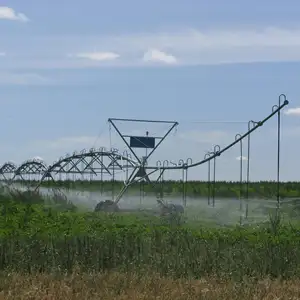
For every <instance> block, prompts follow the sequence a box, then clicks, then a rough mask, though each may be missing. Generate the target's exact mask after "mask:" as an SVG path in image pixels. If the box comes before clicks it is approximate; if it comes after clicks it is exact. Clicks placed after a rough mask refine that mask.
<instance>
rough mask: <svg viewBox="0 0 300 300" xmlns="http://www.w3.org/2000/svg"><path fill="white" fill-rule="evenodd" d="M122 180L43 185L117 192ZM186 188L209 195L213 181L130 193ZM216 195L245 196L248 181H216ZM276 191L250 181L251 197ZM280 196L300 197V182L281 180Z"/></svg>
mask: <svg viewBox="0 0 300 300" xmlns="http://www.w3.org/2000/svg"><path fill="white" fill-rule="evenodd" d="M122 185H123V182H121V181H114V182H113V181H103V182H101V181H81V180H77V181H57V182H53V181H45V182H43V184H42V186H44V187H64V188H69V189H78V190H86V191H103V192H108V191H111V190H112V189H114V190H115V191H118V190H120V189H121V187H122ZM183 188H184V189H185V192H186V195H187V196H191V197H206V196H208V195H209V191H210V194H211V193H212V190H213V184H212V183H210V188H209V184H208V182H205V181H188V182H187V183H186V184H185V187H184V186H183V183H182V182H180V181H164V182H163V183H157V184H156V186H155V188H154V187H153V185H150V184H147V183H144V185H143V186H142V185H140V184H135V185H133V186H132V187H131V188H130V189H129V191H128V193H129V194H130V193H139V192H140V189H143V190H144V192H145V193H158V192H163V193H164V194H166V195H174V196H176V195H181V194H182V193H183ZM214 189H215V196H216V197H228V198H232V197H238V196H239V195H240V192H241V196H242V197H245V195H246V183H245V182H244V183H243V184H242V185H241V184H240V182H234V181H230V182H228V181H217V182H216V183H215V188H214ZM276 193H277V183H276V182H275V181H260V182H250V183H249V197H250V198H274V197H275V196H276ZM280 196H281V197H287V198H290V197H300V182H282V183H281V184H280Z"/></svg>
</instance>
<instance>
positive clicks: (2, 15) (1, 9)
mask: <svg viewBox="0 0 300 300" xmlns="http://www.w3.org/2000/svg"><path fill="white" fill-rule="evenodd" d="M0 19H4V20H11V21H20V22H28V21H29V18H28V17H27V16H26V15H25V14H23V13H19V12H16V11H15V10H14V9H12V8H10V7H7V6H0Z"/></svg>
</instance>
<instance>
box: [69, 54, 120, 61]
mask: <svg viewBox="0 0 300 300" xmlns="http://www.w3.org/2000/svg"><path fill="white" fill-rule="evenodd" d="M70 56H71V57H77V58H83V59H90V60H95V61H110V60H115V59H117V58H119V57H120V55H119V54H117V53H114V52H85V53H77V54H75V55H70Z"/></svg>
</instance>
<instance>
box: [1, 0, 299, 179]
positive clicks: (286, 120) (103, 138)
mask: <svg viewBox="0 0 300 300" xmlns="http://www.w3.org/2000/svg"><path fill="white" fill-rule="evenodd" d="M60 3H61V4H58V1H53V0H52V1H41V0H40V1H37V0H35V1H34V0H26V1H21V0H18V1H17V0H15V1H12V0H10V1H3V0H0V36H1V39H0V103H1V113H2V118H1V120H2V130H1V131H0V132H1V134H0V137H1V149H0V160H1V162H2V163H4V162H5V161H7V160H13V161H15V162H16V163H18V164H19V163H21V162H22V161H24V160H25V159H27V158H32V157H35V156H40V157H42V158H43V159H44V160H45V161H46V162H47V163H48V164H50V163H51V162H52V161H53V160H55V159H56V158H58V157H59V156H61V155H63V154H65V153H66V152H72V151H74V150H81V149H82V148H90V147H91V146H93V145H95V146H97V147H100V146H109V144H110V142H109V141H110V139H109V127H108V124H107V122H106V121H107V119H108V118H109V117H119V118H127V117H128V118H150V119H167V120H177V121H179V123H180V125H179V127H178V130H177V132H176V133H174V134H173V135H172V136H170V139H169V140H168V141H167V142H166V144H165V146H164V147H162V148H161V149H160V151H159V152H157V155H156V156H155V157H154V158H153V159H154V160H156V159H165V158H170V159H173V160H178V159H180V158H187V157H192V158H193V161H197V160H201V159H202V158H203V156H204V153H205V151H207V150H210V149H211V148H212V146H213V145H214V144H217V143H219V144H220V145H221V146H223V145H226V143H228V142H231V141H232V140H233V139H234V136H235V134H236V133H243V132H244V131H245V130H246V127H247V125H246V122H247V121H248V120H250V119H254V120H259V119H262V118H263V117H265V116H266V115H268V114H269V113H270V112H271V109H272V105H273V104H276V103H277V101H278V96H279V95H280V94H281V93H285V94H286V95H287V97H288V99H289V100H290V105H289V107H288V108H287V109H285V114H283V118H282V123H283V128H282V143H283V144H282V179H284V180H298V179H299V175H298V169H299V167H300V162H298V161H297V159H295V158H293V157H295V155H297V154H298V149H299V146H300V142H299V136H300V108H299V110H297V107H300V100H299V95H300V86H299V84H298V80H299V74H300V23H299V18H298V16H299V13H300V4H299V2H296V1H289V5H286V4H284V3H283V2H282V1H247V2H246V1H237V0H235V1H220V0H219V1H216V0H215V1H196V0H186V1H179V0H177V1H176V0H172V1H171V0H165V1H157V0H154V1H151V2H146V1H137V0H135V1H133V0H128V1H119V0H118V1H117V0H111V1H100V0H97V1H96V0H89V1H88V2H83V1H70V0H66V1H61V2H60ZM87 3H88V4H87ZM289 109H290V110H289ZM195 121H211V123H203V122H202V123H201V122H195ZM213 121H218V122H213ZM221 121H226V122H227V123H220V122H221ZM233 121H241V122H244V123H228V122H233ZM121 126H123V127H122V129H123V130H124V133H126V134H128V133H133V132H135V133H140V132H141V133H142V132H145V131H146V130H149V131H150V133H153V134H154V133H157V134H162V133H163V132H164V131H165V130H166V127H164V126H161V128H155V129H154V128H152V127H151V126H146V127H137V125H136V124H131V125H130V126H124V124H121ZM99 133H101V135H99ZM112 144H113V145H114V146H116V147H119V148H120V149H123V144H122V143H120V141H119V140H118V139H117V136H116V134H115V133H114V132H112ZM244 148H245V149H244V150H245V151H246V143H244ZM252 148H253V150H252V151H253V152H252V153H253V156H252V159H251V161H252V162H251V166H252V174H251V177H252V178H253V179H258V180H259V179H275V178H276V175H275V167H276V165H275V163H276V152H275V151H276V119H273V120H271V121H270V122H269V123H268V124H267V125H266V126H265V127H263V128H261V129H260V130H259V132H257V133H256V134H255V135H253V143H252ZM174 149H176V151H174ZM245 151H244V152H245ZM238 156H239V149H238V147H236V148H235V149H233V150H232V151H230V152H229V153H227V154H226V155H224V157H222V158H220V160H219V162H218V166H219V168H218V179H238V177H239V175H238V171H237V170H238V164H239V161H238V160H236V157H238ZM205 174H206V167H202V168H198V169H196V170H192V171H191V172H190V176H191V178H193V179H196V178H199V179H205V176H206V175H205ZM170 176H173V175H170Z"/></svg>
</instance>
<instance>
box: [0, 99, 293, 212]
mask: <svg viewBox="0 0 300 300" xmlns="http://www.w3.org/2000/svg"><path fill="white" fill-rule="evenodd" d="M288 104H289V101H288V100H287V98H286V96H285V95H284V94H281V95H280V96H279V98H278V103H277V104H276V105H274V106H273V107H272V110H271V112H270V113H269V115H267V116H266V117H265V118H264V119H262V120H260V121H253V120H250V121H249V122H248V130H247V132H245V133H238V134H236V135H235V138H234V140H233V141H232V142H231V143H230V144H228V145H227V146H225V147H223V148H221V147H220V146H219V145H215V146H214V148H213V150H212V151H210V152H208V153H205V154H204V158H203V159H202V160H199V161H196V162H193V161H192V159H191V158H187V159H180V160H179V161H178V162H177V163H174V162H171V161H169V160H164V161H157V162H156V164H155V165H149V164H148V162H149V158H150V157H151V156H152V155H153V153H154V152H155V151H156V150H157V149H158V148H159V147H160V145H161V144H162V143H163V142H164V141H165V139H166V138H167V137H168V135H169V134H170V133H171V132H172V131H173V130H174V129H175V128H176V127H177V126H178V125H179V124H178V122H176V121H159V120H138V119H116V118H109V119H108V122H109V125H110V128H113V129H114V130H115V132H116V133H117V134H118V135H119V136H120V138H121V139H122V141H123V142H124V144H125V146H126V148H127V149H128V150H125V151H124V152H123V153H120V151H119V150H118V149H115V148H110V149H107V148H104V147H102V148H100V149H95V148H91V149H89V150H85V149H84V150H82V151H80V152H76V151H75V152H73V153H71V154H67V155H65V156H62V157H60V158H59V159H58V160H57V161H55V162H53V163H52V164H50V165H47V164H45V162H44V161H42V160H39V159H31V160H27V161H25V162H23V163H22V164H21V165H16V164H15V163H13V162H10V161H8V162H6V163H4V164H3V165H2V166H1V167H0V180H1V181H3V182H5V183H6V184H7V185H12V184H13V183H14V182H15V181H16V180H18V181H23V182H24V183H25V184H27V183H28V184H30V178H31V177H33V176H34V177H35V178H36V177H37V176H38V177H39V179H38V180H37V184H35V186H34V190H35V191H38V189H39V188H40V186H41V185H42V183H43V182H44V181H45V180H52V181H55V180H56V178H57V176H58V177H59V180H62V178H63V177H64V178H67V179H68V180H70V178H72V176H74V178H75V175H76V176H78V175H79V176H82V178H86V176H89V177H90V179H91V180H92V178H99V179H100V181H103V178H104V177H103V176H104V175H106V176H109V177H110V178H111V180H112V182H114V180H115V175H116V174H117V173H118V172H121V173H122V174H124V184H123V186H122V188H121V190H119V191H116V190H115V187H114V185H112V196H111V199H109V200H107V201H104V202H105V203H104V202H103V203H104V204H103V203H101V205H98V208H99V207H104V208H103V209H105V208H107V206H109V205H113V207H117V204H118V202H119V201H120V199H121V198H122V197H123V195H124V193H125V192H126V191H127V190H128V188H129V187H130V186H132V185H133V184H136V183H143V182H147V183H148V184H153V185H155V184H157V183H160V184H163V177H164V173H165V171H167V170H181V172H182V173H181V174H182V180H181V181H182V191H183V192H182V202H183V206H186V182H187V181H188V171H189V169H191V168H194V167H197V166H200V165H204V164H207V182H208V183H207V184H208V191H209V193H208V194H209V195H208V199H207V203H208V205H211V206H215V184H216V172H217V158H218V157H220V156H221V155H222V154H223V153H225V152H226V151H228V150H229V149H231V148H232V147H234V146H235V145H239V149H240V157H241V158H242V157H243V156H245V155H244V153H243V143H244V141H245V142H247V154H246V157H247V170H246V192H245V198H246V202H247V201H248V199H249V181H250V155H251V136H252V134H253V133H254V132H255V131H256V130H258V129H259V128H260V127H261V126H263V125H264V124H265V123H266V122H267V121H269V120H270V119H271V118H273V117H276V116H277V150H276V151H277V194H276V198H277V206H278V207H279V206H280V132H281V110H282V109H283V108H284V107H285V106H287V105H288ZM117 121H122V122H131V123H161V124H165V125H167V126H169V128H168V130H167V132H166V133H165V134H164V135H162V136H149V132H146V134H145V136H133V135H125V134H122V133H121V130H120V128H119V127H118V126H117V124H116V123H117ZM137 149H144V150H145V153H146V154H145V155H144V156H142V157H139V156H138V155H137V152H136V151H137ZM239 172H240V184H241V189H242V184H243V163H242V160H241V162H240V171H239ZM153 175H155V178H156V179H155V180H150V176H152V177H153ZM100 188H101V187H100ZM240 198H241V194H240ZM159 199H160V200H159V201H158V202H159V203H163V202H162V196H160V197H159ZM240 203H241V201H240ZM162 206H163V204H162ZM165 207H166V205H165V206H164V208H165ZM173 208H174V207H173ZM101 209H102V208H101ZM179 209H181V208H179ZM246 214H247V212H246Z"/></svg>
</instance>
